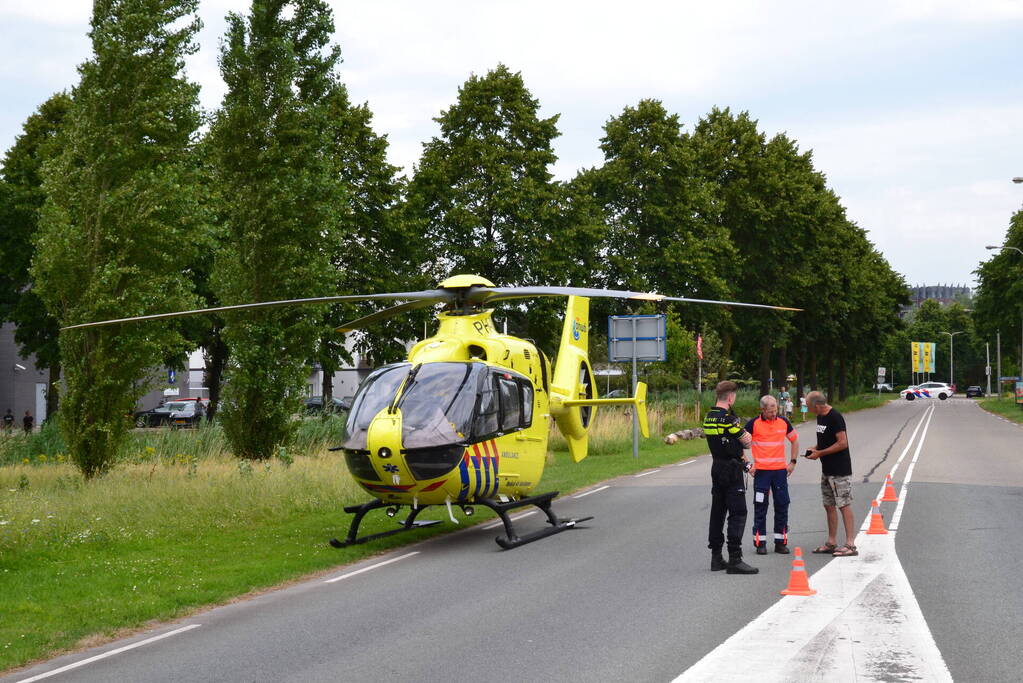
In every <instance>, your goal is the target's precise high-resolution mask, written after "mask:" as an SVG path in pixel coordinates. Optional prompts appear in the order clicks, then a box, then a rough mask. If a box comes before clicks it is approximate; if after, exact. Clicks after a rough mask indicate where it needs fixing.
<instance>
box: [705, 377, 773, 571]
mask: <svg viewBox="0 0 1023 683" xmlns="http://www.w3.org/2000/svg"><path fill="white" fill-rule="evenodd" d="M738 391H739V387H738V386H737V385H736V384H735V382H728V381H724V382H718V384H717V386H716V387H715V389H714V392H715V397H716V401H717V402H716V403H715V404H714V407H713V408H711V409H710V411H709V412H708V413H707V415H706V417H704V418H703V434H704V436H706V437H707V446H708V448H710V454H711V458H712V460H711V466H710V481H711V489H710V501H711V502H710V533H709V534H708V544H707V547H708V548H710V553H711V557H710V569H711V571H720V570H722V569H725V570H727V573H729V574H756V573H757V571H759V570H758V569H756V568H755V567H751V566H749V565H748V564H746V563H745V562H743V561H742V532H743V529H744V528H745V526H746V481H745V475H744V472H750V471H753V464H752V463H751V462H749V460H747V459H746V457H745V456H744V455H743V449H745V448H749V445H750V441H751V439H750V435H749V432H747V431H745V430H744V429H743V428H742V426H741V425H740V421H739V418H738V417H737V416H736V415H735V413H734V412H732V405H733V404H734V403H735V397H736V395H737V393H738ZM726 518H727V522H728V562H727V564H726V563H725V559H724V557H723V556H722V554H721V549H722V546H724V545H725V534H724V527H725V521H726Z"/></svg>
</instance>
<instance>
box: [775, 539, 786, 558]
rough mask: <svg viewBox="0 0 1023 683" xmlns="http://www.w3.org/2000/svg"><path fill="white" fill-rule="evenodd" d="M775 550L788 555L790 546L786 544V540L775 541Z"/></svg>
mask: <svg viewBox="0 0 1023 683" xmlns="http://www.w3.org/2000/svg"><path fill="white" fill-rule="evenodd" d="M774 552H776V553H779V554H781V555H788V554H789V547H788V546H787V545H786V544H785V541H775V542H774Z"/></svg>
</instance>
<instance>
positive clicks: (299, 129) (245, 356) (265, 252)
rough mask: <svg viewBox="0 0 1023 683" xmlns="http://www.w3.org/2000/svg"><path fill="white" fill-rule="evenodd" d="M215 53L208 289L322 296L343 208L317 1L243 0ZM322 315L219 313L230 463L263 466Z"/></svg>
mask: <svg viewBox="0 0 1023 683" xmlns="http://www.w3.org/2000/svg"><path fill="white" fill-rule="evenodd" d="M227 24H228V29H227V33H226V36H225V38H224V41H223V45H222V48H221V54H220V69H221V74H222V75H223V78H224V81H225V82H226V83H227V88H228V89H227V93H226V95H225V96H224V100H223V103H222V106H221V108H220V110H219V111H218V112H217V113H216V115H215V117H214V121H213V125H212V128H211V131H210V141H209V151H210V162H211V165H212V173H213V177H214V179H215V182H216V184H217V186H218V188H217V189H218V194H219V197H220V202H219V205H218V212H219V214H220V218H221V219H222V221H223V225H222V228H223V231H224V243H223V245H222V249H221V250H220V251H219V253H218V254H217V258H216V262H215V264H214V268H213V278H212V284H213V291H214V292H215V293H216V295H217V297H218V299H219V300H220V302H221V303H222V304H224V305H231V304H243V303H252V302H257V301H270V300H278V299H294V298H303V297H313V296H323V295H326V294H332V293H333V290H332V288H331V277H330V262H329V258H328V253H329V251H330V250H331V247H330V246H329V245H330V243H331V242H332V241H333V240H334V239H335V236H334V234H333V230H332V225H333V223H334V221H335V213H336V211H337V210H338V207H339V206H340V205H341V202H342V200H343V190H342V185H341V184H340V183H339V182H338V181H337V178H336V177H335V176H334V170H335V167H334V165H333V162H332V160H331V158H330V155H329V150H330V145H329V135H328V134H327V131H328V128H329V126H328V123H329V121H328V118H329V112H330V108H329V107H328V106H327V103H328V102H329V98H330V97H331V95H332V94H333V93H334V92H336V90H337V88H338V87H339V83H338V78H337V74H336V68H337V66H338V64H339V63H340V50H339V48H337V47H331V46H330V45H329V42H330V36H331V34H332V33H333V30H334V24H333V19H332V15H331V11H330V9H329V7H328V6H327V4H326V3H325V2H322V1H321V0H254V1H253V3H252V7H251V12H250V14H249V16H248V17H242V16H241V15H239V14H236V13H231V14H229V15H228V17H227ZM322 313H323V311H322V308H321V309H316V308H315V307H293V308H284V309H260V310H251V311H245V312H241V313H238V314H235V315H231V316H225V327H224V330H223V336H224V340H225V341H226V343H227V345H228V347H229V348H230V354H231V362H230V363H228V366H227V369H226V381H225V387H224V397H223V400H222V403H221V408H220V417H221V421H222V423H223V425H224V431H225V434H226V435H227V438H228V440H229V442H230V444H231V446H232V448H233V449H234V452H235V455H237V456H239V457H242V458H249V459H264V458H268V457H270V456H271V455H273V454H274V453H275V452H276V449H277V448H278V447H279V446H282V445H286V444H287V443H288V442H289V440H290V439H291V437H292V435H293V433H294V429H295V423H294V422H293V420H292V419H291V418H292V415H293V414H294V413H295V412H296V411H297V410H298V409H299V406H300V401H301V399H302V397H303V396H304V395H305V389H306V381H307V377H308V372H309V367H308V363H309V361H310V360H312V358H314V356H315V354H316V341H317V339H318V337H319V333H320V331H321V324H320V321H321V319H322Z"/></svg>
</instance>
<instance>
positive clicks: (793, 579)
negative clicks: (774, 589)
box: [780, 548, 817, 595]
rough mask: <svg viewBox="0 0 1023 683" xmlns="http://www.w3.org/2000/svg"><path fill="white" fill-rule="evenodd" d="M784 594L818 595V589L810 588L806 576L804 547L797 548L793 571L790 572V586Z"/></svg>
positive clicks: (793, 560) (782, 592)
mask: <svg viewBox="0 0 1023 683" xmlns="http://www.w3.org/2000/svg"><path fill="white" fill-rule="evenodd" d="M780 592H781V594H782V595H816V594H817V591H815V590H814V589H812V588H810V582H809V580H807V578H806V565H805V564H803V549H802V548H796V550H795V557H793V558H792V571H791V572H789V586H788V588H786V589H785V590H783V591H780Z"/></svg>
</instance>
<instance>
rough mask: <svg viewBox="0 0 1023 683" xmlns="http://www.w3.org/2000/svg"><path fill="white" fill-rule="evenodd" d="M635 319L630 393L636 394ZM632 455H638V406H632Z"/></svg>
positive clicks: (634, 321)
mask: <svg viewBox="0 0 1023 683" xmlns="http://www.w3.org/2000/svg"><path fill="white" fill-rule="evenodd" d="M636 346H637V341H636V319H635V318H633V319H632V395H633V396H635V395H636V387H637V386H639V376H638V375H637V374H636ZM632 457H634V458H638V457H639V408H638V407H637V406H633V408H632Z"/></svg>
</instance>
